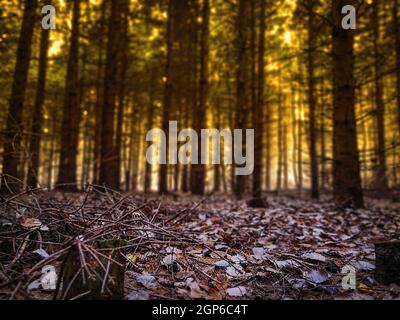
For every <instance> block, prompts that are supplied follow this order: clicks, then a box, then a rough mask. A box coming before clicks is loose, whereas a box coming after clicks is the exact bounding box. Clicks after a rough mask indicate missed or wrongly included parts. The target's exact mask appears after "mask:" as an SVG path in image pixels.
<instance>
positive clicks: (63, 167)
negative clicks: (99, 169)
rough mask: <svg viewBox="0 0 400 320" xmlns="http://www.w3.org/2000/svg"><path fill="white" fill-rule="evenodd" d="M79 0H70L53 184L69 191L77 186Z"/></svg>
mask: <svg viewBox="0 0 400 320" xmlns="http://www.w3.org/2000/svg"><path fill="white" fill-rule="evenodd" d="M80 14H81V10H80V0H74V1H73V16H72V33H71V38H70V51H69V56H68V65H67V78H66V84H65V97H64V107H63V119H62V129H61V155H60V167H59V173H58V181H57V185H58V187H59V188H62V189H67V190H71V191H75V190H77V179H76V178H77V175H76V167H77V166H76V163H77V153H78V137H79V123H80V119H81V106H80V104H79V79H78V76H79V37H80Z"/></svg>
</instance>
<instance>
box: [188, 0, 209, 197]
mask: <svg viewBox="0 0 400 320" xmlns="http://www.w3.org/2000/svg"><path fill="white" fill-rule="evenodd" d="M209 32H210V1H209V0H203V8H202V27H201V39H200V83H199V105H198V111H197V115H196V120H197V123H196V131H197V132H198V133H200V132H201V130H202V129H204V128H205V125H206V111H207V101H208V56H209V48H208V38H209ZM200 149H201V148H200ZM199 151H200V150H199ZM201 159H202V154H201V151H200V152H199V162H200V161H201ZM193 174H194V175H195V180H196V183H195V184H194V188H193V190H192V191H193V194H197V195H203V194H204V189H205V179H206V166H205V165H203V164H199V165H195V166H193Z"/></svg>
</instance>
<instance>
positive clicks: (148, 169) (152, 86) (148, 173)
mask: <svg viewBox="0 0 400 320" xmlns="http://www.w3.org/2000/svg"><path fill="white" fill-rule="evenodd" d="M156 81H157V73H156V69H155V67H151V71H150V83H149V106H148V109H147V123H146V126H147V131H150V130H151V129H152V128H153V124H154V119H153V118H154V111H155V110H154V108H155V105H154V101H155V94H156V92H155V91H156V85H157V83H156ZM150 146H151V142H150V141H149V142H147V148H148V147H150ZM147 148H146V149H147ZM152 170H153V167H152V165H151V164H150V163H149V162H148V161H146V166H145V173H144V192H145V193H148V192H149V191H150V190H151V182H152Z"/></svg>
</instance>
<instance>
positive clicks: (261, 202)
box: [246, 198, 268, 209]
mask: <svg viewBox="0 0 400 320" xmlns="http://www.w3.org/2000/svg"><path fill="white" fill-rule="evenodd" d="M246 204H247V206H248V207H249V208H257V209H267V208H268V203H267V201H266V200H265V199H263V198H252V199H250V200H247V202H246Z"/></svg>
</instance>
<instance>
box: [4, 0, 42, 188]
mask: <svg viewBox="0 0 400 320" xmlns="http://www.w3.org/2000/svg"><path fill="white" fill-rule="evenodd" d="M37 5H38V1H37V0H25V6H24V14H23V18H22V25H21V30H20V36H19V41H18V49H17V50H18V51H17V61H16V65H15V69H14V77H13V84H12V89H11V97H10V104H9V110H8V115H7V124H6V132H5V142H4V157H3V174H2V177H3V181H2V185H1V191H3V192H8V191H11V192H14V191H17V190H18V189H19V187H20V186H19V185H18V184H19V182H18V181H17V182H16V183H15V180H14V179H15V178H16V179H19V178H20V174H19V170H18V163H19V159H20V157H21V139H22V132H23V128H22V113H23V110H24V103H25V93H26V87H27V81H28V72H29V64H30V60H31V45H32V37H33V32H34V25H35V20H36V19H35V18H36V9H37Z"/></svg>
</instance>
